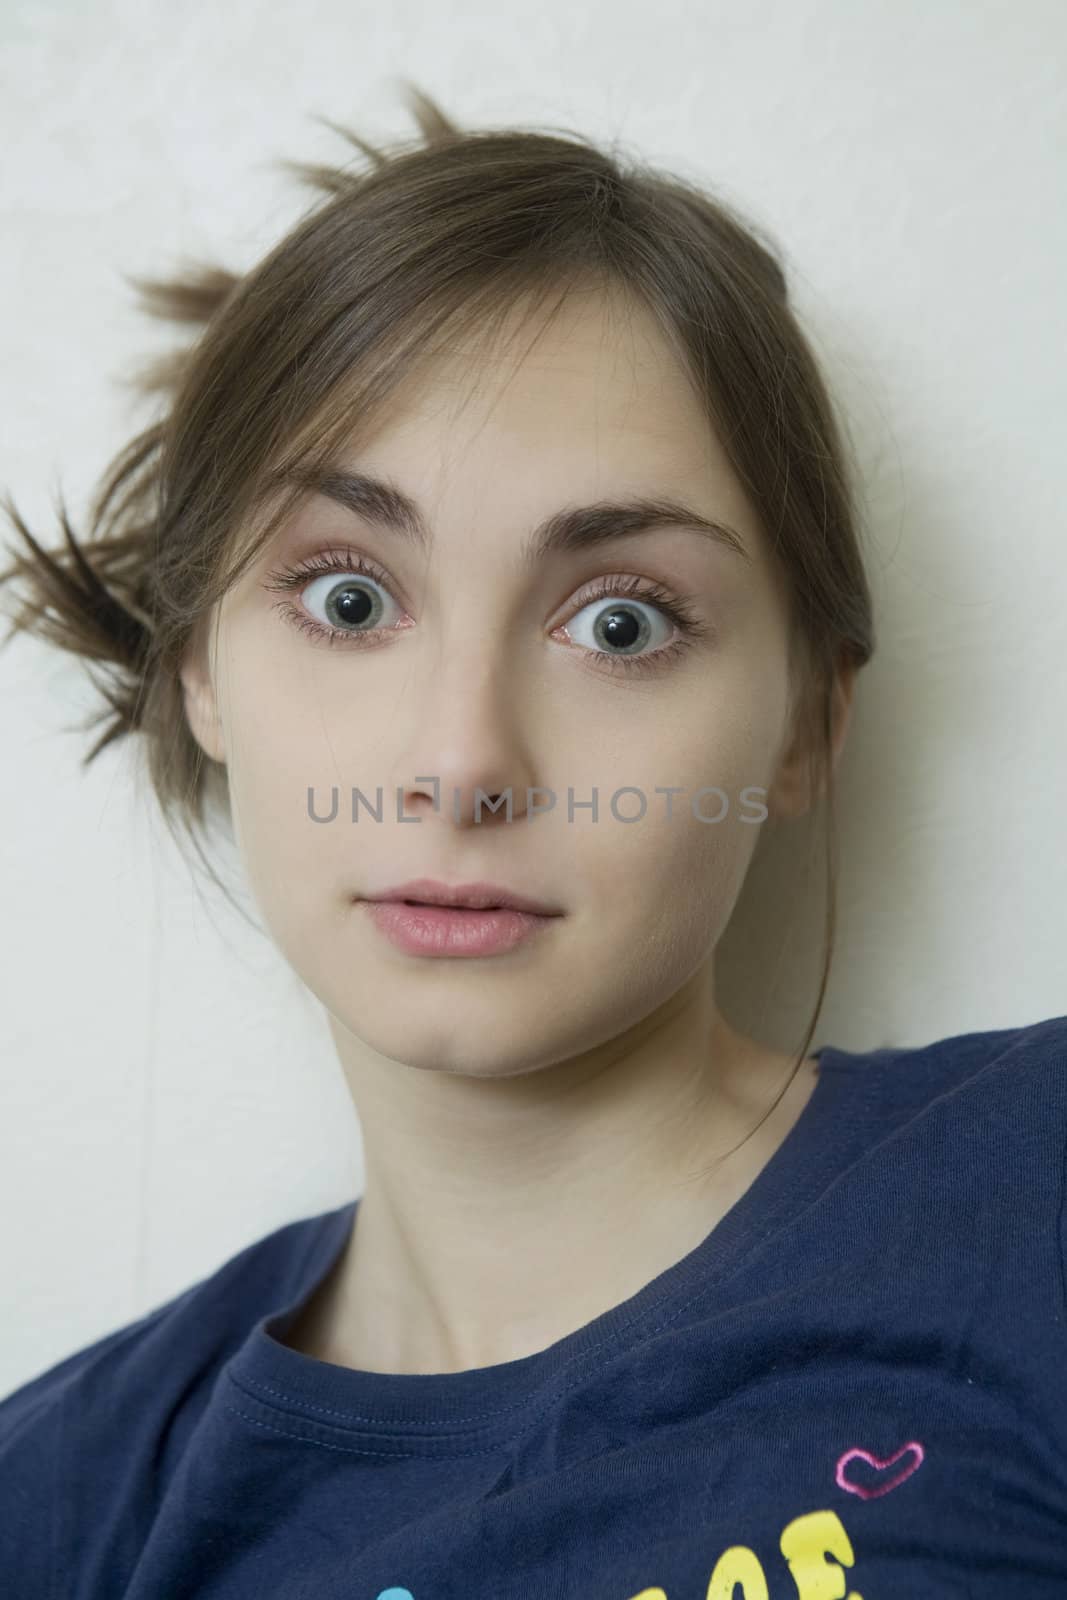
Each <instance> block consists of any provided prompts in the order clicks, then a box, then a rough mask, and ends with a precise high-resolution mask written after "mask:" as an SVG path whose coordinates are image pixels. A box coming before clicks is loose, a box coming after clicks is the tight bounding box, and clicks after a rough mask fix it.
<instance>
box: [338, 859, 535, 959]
mask: <svg viewBox="0 0 1067 1600" xmlns="http://www.w3.org/2000/svg"><path fill="white" fill-rule="evenodd" d="M363 899H364V902H365V903H366V906H367V912H368V914H369V916H370V918H371V920H372V922H373V923H374V925H375V927H376V928H377V929H378V931H379V932H380V933H382V934H384V936H385V937H386V938H387V939H389V940H390V942H391V943H392V944H394V945H396V947H397V949H399V950H403V951H404V952H405V953H406V954H407V955H412V956H494V955H502V954H503V953H504V952H505V951H508V950H513V949H515V947H516V946H517V945H520V944H522V943H523V942H524V941H525V940H527V939H529V938H530V937H531V935H533V934H535V933H537V932H538V930H541V929H545V928H548V927H550V926H551V924H552V923H553V922H554V921H555V919H556V918H557V917H561V916H562V915H563V913H562V912H561V911H557V910H555V909H554V908H552V907H549V906H545V905H543V904H542V902H541V901H538V900H532V899H531V898H530V897H529V896H528V895H520V894H517V893H515V892H514V891H513V890H511V889H504V888H501V887H500V885H499V884H493V883H461V884H452V885H449V884H446V883H440V882H439V881H438V880H437V879H435V878H415V879H413V880H412V881H411V882H410V883H402V884H398V885H397V886H396V887H395V888H393V889H386V890H384V891H383V893H381V894H378V895H365V896H363ZM408 902H413V903H411V904H409V903H408Z"/></svg>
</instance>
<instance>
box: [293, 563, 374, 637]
mask: <svg viewBox="0 0 1067 1600" xmlns="http://www.w3.org/2000/svg"><path fill="white" fill-rule="evenodd" d="M300 599H301V601H302V602H303V604H304V605H305V606H306V607H307V609H308V610H309V611H310V612H311V615H312V616H313V617H314V618H315V619H316V621H318V622H320V623H321V625H322V626H323V627H325V628H335V629H337V630H338V631H339V632H343V633H372V632H373V631H374V629H375V628H377V627H379V626H382V625H383V619H384V625H385V626H389V618H390V608H393V610H398V609H399V608H398V607H397V606H396V602H395V601H394V600H393V598H392V596H391V595H390V594H389V593H388V591H387V590H386V589H384V588H383V587H382V586H381V585H380V584H379V583H377V582H376V580H375V579H373V578H368V577H364V576H362V575H361V574H360V575H355V574H352V573H346V574H343V575H339V574H337V573H328V574H325V575H324V576H323V577H321V578H316V579H314V581H313V582H311V583H309V584H308V586H307V588H306V589H304V590H303V592H302V593H301V595H300ZM394 620H395V619H394Z"/></svg>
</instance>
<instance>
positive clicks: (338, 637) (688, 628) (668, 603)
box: [264, 550, 711, 673]
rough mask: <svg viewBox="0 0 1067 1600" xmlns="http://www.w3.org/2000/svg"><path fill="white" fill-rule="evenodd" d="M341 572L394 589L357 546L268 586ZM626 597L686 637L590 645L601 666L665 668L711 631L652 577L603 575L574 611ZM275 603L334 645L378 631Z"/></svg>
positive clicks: (283, 574) (352, 644)
mask: <svg viewBox="0 0 1067 1600" xmlns="http://www.w3.org/2000/svg"><path fill="white" fill-rule="evenodd" d="M335 572H336V573H339V574H342V575H343V574H344V573H346V572H348V573H352V574H353V575H355V576H359V577H365V578H373V579H374V581H375V583H379V584H381V585H382V587H383V588H384V589H386V590H388V591H389V592H390V593H392V591H391V589H390V587H389V581H388V579H387V577H386V575H385V574H384V573H383V572H382V571H381V570H380V569H379V568H378V567H377V566H376V565H375V564H374V563H373V562H371V561H368V560H367V559H366V557H364V556H361V555H358V554H356V552H355V551H352V550H340V551H326V552H324V553H323V554H322V555H318V556H313V557H312V558H311V559H310V560H308V561H305V562H304V563H302V564H301V565H300V566H298V567H283V568H281V569H280V570H279V571H277V572H273V573H271V574H270V576H269V578H268V579H267V580H266V581H265V582H264V588H266V589H271V590H279V591H282V592H283V593H284V592H289V591H291V590H294V589H301V588H305V587H306V586H307V585H308V584H309V583H311V582H312V581H313V580H314V579H315V578H320V577H322V576H323V575H324V574H326V573H335ZM620 598H623V599H631V600H642V601H646V602H648V603H649V604H652V605H654V606H655V607H656V609H657V610H659V611H661V612H662V613H663V614H664V616H666V617H667V618H669V620H670V621H671V622H673V623H674V625H675V627H676V628H678V630H679V632H680V634H681V637H680V638H677V639H673V640H672V641H671V643H670V644H666V645H661V646H660V647H659V648H658V649H657V650H652V651H650V652H649V653H648V654H647V655H640V656H615V655H611V654H610V652H607V651H598V650H586V651H585V652H584V653H585V654H586V655H590V656H592V657H593V658H594V660H595V662H596V664H597V668H598V670H600V671H602V672H609V673H615V672H619V671H621V672H624V673H640V672H653V671H659V670H660V668H661V667H665V666H667V665H668V663H670V662H672V661H675V660H677V659H678V657H679V656H681V655H683V654H684V653H685V652H686V651H687V650H688V649H689V648H690V647H691V646H692V645H693V644H695V643H696V642H697V641H698V640H700V639H703V638H705V637H706V636H707V635H708V634H709V633H710V632H711V629H710V628H709V626H708V624H707V623H706V622H704V621H703V619H702V618H701V617H699V616H698V615H697V613H696V612H695V611H694V610H693V608H692V606H691V605H690V604H689V602H688V601H687V600H685V599H681V598H679V597H678V596H676V595H672V594H671V593H670V591H669V590H667V589H664V588H663V587H662V586H661V585H660V584H658V583H656V582H654V581H653V580H651V579H648V578H636V577H627V578H610V577H607V578H598V579H596V580H595V582H594V584H593V588H592V590H591V591H590V592H588V593H586V594H585V595H583V597H582V601H581V604H580V605H579V606H578V607H577V608H576V610H575V612H574V615H575V616H577V615H578V613H579V612H580V611H584V610H585V608H586V606H589V605H592V604H593V603H594V602H595V601H597V600H608V599H612V600H614V599H620ZM275 609H276V610H278V611H280V612H281V614H282V616H283V617H284V618H285V620H286V621H287V622H290V623H292V625H293V626H294V627H297V628H300V629H301V630H302V631H303V632H304V633H306V634H307V635H308V636H309V637H310V638H313V639H316V640H318V641H320V642H323V643H325V644H326V645H328V646H330V647H340V648H341V649H347V648H355V649H365V648H367V641H369V640H370V639H371V638H372V637H373V635H371V634H353V633H347V632H346V631H345V630H344V629H343V628H327V627H325V626H324V625H323V624H322V623H321V622H317V621H316V620H315V618H314V617H309V616H308V615H307V613H306V612H304V611H302V610H301V609H300V608H299V607H298V606H297V605H295V604H294V603H293V602H292V601H291V600H279V601H276V602H275ZM562 626H566V624H562Z"/></svg>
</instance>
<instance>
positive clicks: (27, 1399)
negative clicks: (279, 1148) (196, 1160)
mask: <svg viewBox="0 0 1067 1600" xmlns="http://www.w3.org/2000/svg"><path fill="white" fill-rule="evenodd" d="M347 1209H348V1208H342V1211H347ZM339 1215H340V1213H338V1212H327V1213H324V1214H323V1215H322V1216H318V1217H308V1218H303V1219H300V1220H299V1221H297V1222H292V1223H288V1224H286V1225H285V1226H284V1227H282V1228H278V1229H275V1230H274V1231H273V1232H271V1233H268V1234H266V1235H264V1236H263V1237H261V1238H259V1239H256V1240H255V1241H253V1242H252V1243H251V1244H249V1245H247V1246H245V1248H244V1249H242V1250H240V1251H238V1252H237V1253H236V1254H235V1255H232V1256H230V1257H229V1258H228V1259H226V1260H225V1261H223V1262H222V1264H221V1265H220V1266H218V1267H217V1268H215V1270H214V1271H212V1272H210V1273H208V1274H207V1275H206V1276H205V1277H203V1278H201V1279H198V1280H197V1281H196V1282H195V1283H193V1284H192V1285H191V1286H190V1287H188V1288H187V1289H184V1290H183V1291H181V1292H180V1293H179V1294H177V1295H174V1296H172V1297H171V1298H170V1299H169V1300H167V1301H165V1302H164V1303H163V1304H162V1305H159V1306H157V1307H155V1308H154V1309H153V1310H151V1311H149V1312H147V1313H146V1314H145V1315H144V1316H141V1317H139V1318H137V1319H136V1320H135V1321H132V1322H129V1323H127V1324H125V1325H124V1326H123V1327H121V1328H117V1329H115V1330H113V1331H112V1332H109V1333H107V1334H105V1335H104V1336H103V1337H102V1338H100V1339H96V1340H94V1341H93V1342H92V1343H91V1344H88V1345H85V1346H84V1347H83V1348H82V1349H80V1350H76V1351H74V1352H73V1354H71V1355H68V1356H65V1357H64V1358H63V1359H62V1360H60V1361H58V1362H56V1363H54V1364H53V1365H52V1366H50V1367H48V1368H47V1369H46V1370H45V1371H43V1372H41V1373H39V1374H37V1375H36V1376H35V1377H33V1378H31V1379H30V1380H29V1381H28V1382H26V1383H24V1384H22V1386H21V1387H19V1388H17V1389H15V1390H14V1391H13V1392H11V1393H9V1394H7V1395H6V1396H4V1397H2V1398H0V1571H2V1572H3V1573H4V1575H5V1576H18V1577H19V1578H21V1579H22V1583H23V1590H22V1592H24V1593H27V1594H29V1593H31V1592H32V1593H38V1592H40V1593H42V1594H45V1593H48V1592H49V1589H48V1570H49V1568H48V1564H49V1562H50V1561H51V1560H52V1559H53V1551H54V1550H55V1548H56V1546H57V1543H61V1540H59V1539H58V1535H57V1529H56V1519H58V1518H60V1517H61V1516H62V1513H63V1501H64V1498H65V1496H66V1495H67V1494H68V1492H70V1490H71V1486H72V1483H73V1482H74V1481H75V1480H77V1481H78V1482H79V1485H80V1486H81V1487H80V1490H79V1492H82V1491H83V1490H84V1492H86V1493H88V1492H90V1491H91V1484H90V1483H89V1480H90V1478H92V1479H95V1480H96V1481H97V1484H98V1492H99V1494H100V1495H101V1497H103V1496H105V1495H106V1496H107V1497H108V1498H107V1506H108V1508H110V1509H111V1510H120V1509H121V1508H115V1507H114V1485H115V1483H117V1482H118V1481H120V1480H122V1481H127V1482H129V1481H131V1480H135V1481H136V1483H137V1491H136V1492H137V1493H143V1494H144V1495H145V1496H146V1497H147V1496H150V1495H152V1494H155V1493H157V1492H158V1491H159V1490H160V1489H161V1487H162V1486H163V1484H164V1483H165V1481H166V1479H167V1478H168V1477H169V1475H170V1472H171V1470H172V1469H173V1465H174V1464H175V1462H176V1460H177V1458H178V1457H179V1456H180V1454H181V1451H182V1448H183V1445H184V1442H185V1440H186V1439H187V1438H188V1436H189V1433H190V1431H191V1430H192V1428H193V1427H195V1424H196V1421H197V1420H198V1418H199V1416H200V1414H201V1412H202V1411H203V1409H204V1406H205V1405H206V1403H207V1400H208V1398H209V1395H210V1390H211V1387H212V1385H213V1383H214V1381H215V1379H216V1378H217V1376H218V1373H219V1371H220V1369H221V1368H222V1366H223V1365H224V1364H225V1362H226V1361H227V1360H228V1359H229V1357H230V1356H231V1355H232V1354H233V1353H234V1352H235V1351H236V1350H237V1349H239V1348H240V1346H241V1344H242V1343H243V1341H244V1339H245V1338H246V1337H247V1336H248V1333H249V1331H250V1329H251V1327H252V1325H253V1323H254V1322H255V1321H256V1320H257V1319H258V1318H259V1317H261V1316H263V1315H267V1314H269V1313H270V1312H272V1311H274V1310H276V1309H277V1308H278V1307H279V1305H281V1304H283V1303H284V1302H285V1300H286V1297H287V1296H288V1295H290V1294H295V1293H297V1292H299V1289H300V1287H301V1284H302V1282H303V1278H304V1275H305V1273H306V1272H307V1270H308V1268H309V1266H311V1267H314V1265H315V1263H316V1261H317V1247H318V1248H321V1241H322V1235H323V1230H324V1228H327V1226H328V1224H329V1223H330V1222H331V1220H332V1219H334V1218H335V1217H338V1216H339ZM79 1464H81V1465H79ZM124 1468H125V1471H124V1470H123V1469H124ZM82 1480H84V1483H83V1481H82ZM109 1484H110V1487H109ZM102 1504H103V1502H102ZM102 1514H103V1513H102ZM31 1580H32V1582H31ZM32 1584H36V1585H37V1587H33V1586H32Z"/></svg>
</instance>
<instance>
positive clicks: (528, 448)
mask: <svg viewBox="0 0 1067 1600" xmlns="http://www.w3.org/2000/svg"><path fill="white" fill-rule="evenodd" d="M345 454H346V455H347V456H348V457H349V458H350V459H351V460H353V461H356V460H358V462H359V464H360V465H364V466H368V467H371V468H375V469H380V470H382V471H385V472H390V473H394V474H396V475H397V476H402V477H403V478H404V479H405V481H406V482H408V483H409V484H410V485H411V487H412V488H413V490H414V491H415V493H416V494H417V495H418V496H419V497H420V498H426V496H428V495H429V496H431V497H433V498H435V499H437V498H438V497H440V496H441V495H444V494H449V493H452V494H464V493H467V494H469V493H471V492H474V491H476V492H477V493H478V496H479V499H480V501H484V500H485V499H486V497H488V498H489V499H492V498H493V497H494V496H495V495H500V496H501V497H510V499H511V500H512V502H514V500H515V499H516V498H521V499H523V500H524V501H527V500H528V501H529V502H531V505H532V504H534V503H538V504H539V503H540V502H541V501H543V500H545V498H546V496H548V497H550V498H551V497H554V498H555V499H556V500H558V499H559V497H560V495H561V494H562V495H563V496H564V498H572V497H573V498H577V497H582V498H586V499H591V498H596V497H598V496H602V495H605V494H615V493H617V492H621V491H627V492H632V493H645V494H654V493H656V492H657V491H659V492H668V491H673V492H675V493H677V494H682V493H683V492H684V494H686V495H687V496H688V497H689V498H690V499H693V498H694V497H698V498H702V499H703V500H704V502H705V504H706V506H707V507H708V509H709V513H710V514H714V513H715V511H716V509H717V511H718V514H719V515H720V516H721V517H722V518H723V520H725V521H728V522H729V521H733V522H734V524H735V525H736V523H737V521H738V520H742V521H744V522H746V523H748V524H752V522H753V513H752V508H751V506H750V505H749V503H748V501H747V497H746V496H745V495H744V493H743V490H742V487H741V485H740V483H739V481H738V480H737V478H736V476H735V474H734V472H733V469H732V467H731V465H730V462H729V460H728V458H727V456H726V453H725V451H724V450H723V448H722V446H721V443H720V441H719V439H718V436H717V434H716V432H715V428H714V425H713V423H712V421H711V419H710V418H709V416H708V413H707V410H706V407H705V405H704V403H703V401H702V399H701V397H700V395H699V394H698V393H697V390H696V388H695V387H694V385H693V383H692V381H691V379H690V376H689V374H688V372H687V371H686V369H685V367H684V365H683V363H682V361H681V359H680V357H679V356H678V354H677V353H676V351H675V350H674V348H673V347H672V345H671V343H670V341H669V340H668V338H667V337H666V335H665V333H664V332H663V330H662V328H661V327H660V325H659V323H658V321H657V319H656V317H655V315H654V314H653V312H652V311H651V310H649V308H648V307H646V306H644V305H643V304H642V303H641V302H640V301H638V300H637V299H635V298H634V297H632V296H630V295H627V294H625V293H623V292H622V291H621V290H616V291H613V292H610V293H609V292H606V291H604V290H603V289H583V290H576V291H572V293H571V294H569V295H568V296H567V298H566V299H565V300H563V301H562V302H560V303H558V304H557V305H555V306H553V307H552V308H551V309H550V311H548V312H543V311H540V310H531V308H530V306H529V305H528V304H527V303H525V302H523V301H520V302H518V303H517V304H515V305H514V306H512V307H511V308H509V309H508V311H507V312H505V313H503V314H501V315H500V316H499V317H498V318H497V319H494V321H493V323H492V324H491V325H483V326H475V327H473V328H468V329H465V330H464V331H463V332H461V333H459V334H457V335H456V336H455V337H453V338H451V339H447V340H444V341H442V343H441V345H440V347H439V348H436V349H435V350H434V351H433V353H432V355H430V356H428V357H427V358H426V359H425V360H424V361H422V362H420V363H419V364H418V366H417V368H416V369H413V370H412V371H410V372H409V373H407V374H406V375H405V377H404V378H403V379H401V381H400V382H399V383H398V384H397V385H396V387H395V388H394V389H393V391H392V393H391V394H390V395H389V397H388V399H387V400H386V401H385V402H384V404H383V405H382V406H381V408H380V409H379V410H378V411H377V412H376V414H375V416H374V417H373V418H372V419H370V420H369V422H366V423H364V424H362V425H361V426H360V427H359V428H358V429H357V430H354V431H353V434H352V437H351V439H350V441H349V445H348V448H347V450H346V452H345Z"/></svg>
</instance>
